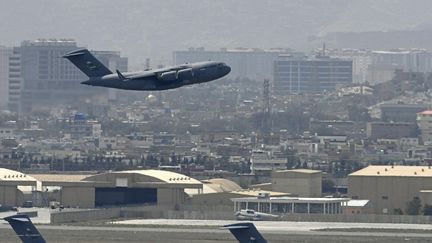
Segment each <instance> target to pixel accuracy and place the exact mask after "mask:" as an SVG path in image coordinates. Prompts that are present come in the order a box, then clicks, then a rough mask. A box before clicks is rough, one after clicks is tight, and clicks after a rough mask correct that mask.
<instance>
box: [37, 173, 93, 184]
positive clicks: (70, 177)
mask: <svg viewBox="0 0 432 243" xmlns="http://www.w3.org/2000/svg"><path fill="white" fill-rule="evenodd" d="M30 176H32V177H34V178H36V179H37V180H39V181H42V182H46V181H57V182H63V181H65V182H78V181H81V180H82V179H84V178H87V177H89V176H90V175H77V174H30Z"/></svg>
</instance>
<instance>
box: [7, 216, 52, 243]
mask: <svg viewBox="0 0 432 243" xmlns="http://www.w3.org/2000/svg"><path fill="white" fill-rule="evenodd" d="M4 220H6V221H7V222H8V223H9V224H10V225H11V226H12V228H13V230H14V231H15V233H16V234H17V235H18V237H19V238H20V239H21V241H22V242H23V243H46V241H45V240H44V238H43V237H42V235H41V234H40V233H39V231H38V230H37V229H36V227H35V226H34V225H33V223H32V222H31V220H30V218H29V216H28V215H25V214H17V215H12V216H9V217H6V218H4Z"/></svg>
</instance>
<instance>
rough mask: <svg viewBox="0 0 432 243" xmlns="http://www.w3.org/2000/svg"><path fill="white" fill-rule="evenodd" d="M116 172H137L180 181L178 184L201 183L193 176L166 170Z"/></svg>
mask: <svg viewBox="0 0 432 243" xmlns="http://www.w3.org/2000/svg"><path fill="white" fill-rule="evenodd" d="M114 173H132V174H133V173H136V174H140V175H144V176H150V177H153V178H156V179H159V180H161V181H164V182H167V183H178V184H188V183H190V184H197V183H198V184H201V182H200V181H199V180H196V179H194V178H192V177H189V176H186V175H183V174H180V173H176V172H172V171H166V170H126V171H117V172H114Z"/></svg>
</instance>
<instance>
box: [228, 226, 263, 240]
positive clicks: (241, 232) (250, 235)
mask: <svg viewBox="0 0 432 243" xmlns="http://www.w3.org/2000/svg"><path fill="white" fill-rule="evenodd" d="M223 228H225V229H228V230H229V231H230V232H231V234H233V235H234V236H235V238H236V239H237V240H238V241H239V242H240V243H251V242H254V243H267V241H266V240H265V239H264V237H263V236H262V235H261V234H260V233H259V232H258V230H257V229H256V227H255V225H254V224H252V223H237V224H230V225H225V226H224V227H223Z"/></svg>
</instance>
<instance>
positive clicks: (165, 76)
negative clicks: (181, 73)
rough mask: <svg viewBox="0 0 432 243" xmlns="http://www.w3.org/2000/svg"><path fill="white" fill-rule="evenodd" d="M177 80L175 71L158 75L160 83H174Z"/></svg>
mask: <svg viewBox="0 0 432 243" xmlns="http://www.w3.org/2000/svg"><path fill="white" fill-rule="evenodd" d="M176 79H177V71H170V72H165V73H162V74H161V75H160V80H162V81H174V80H176Z"/></svg>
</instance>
